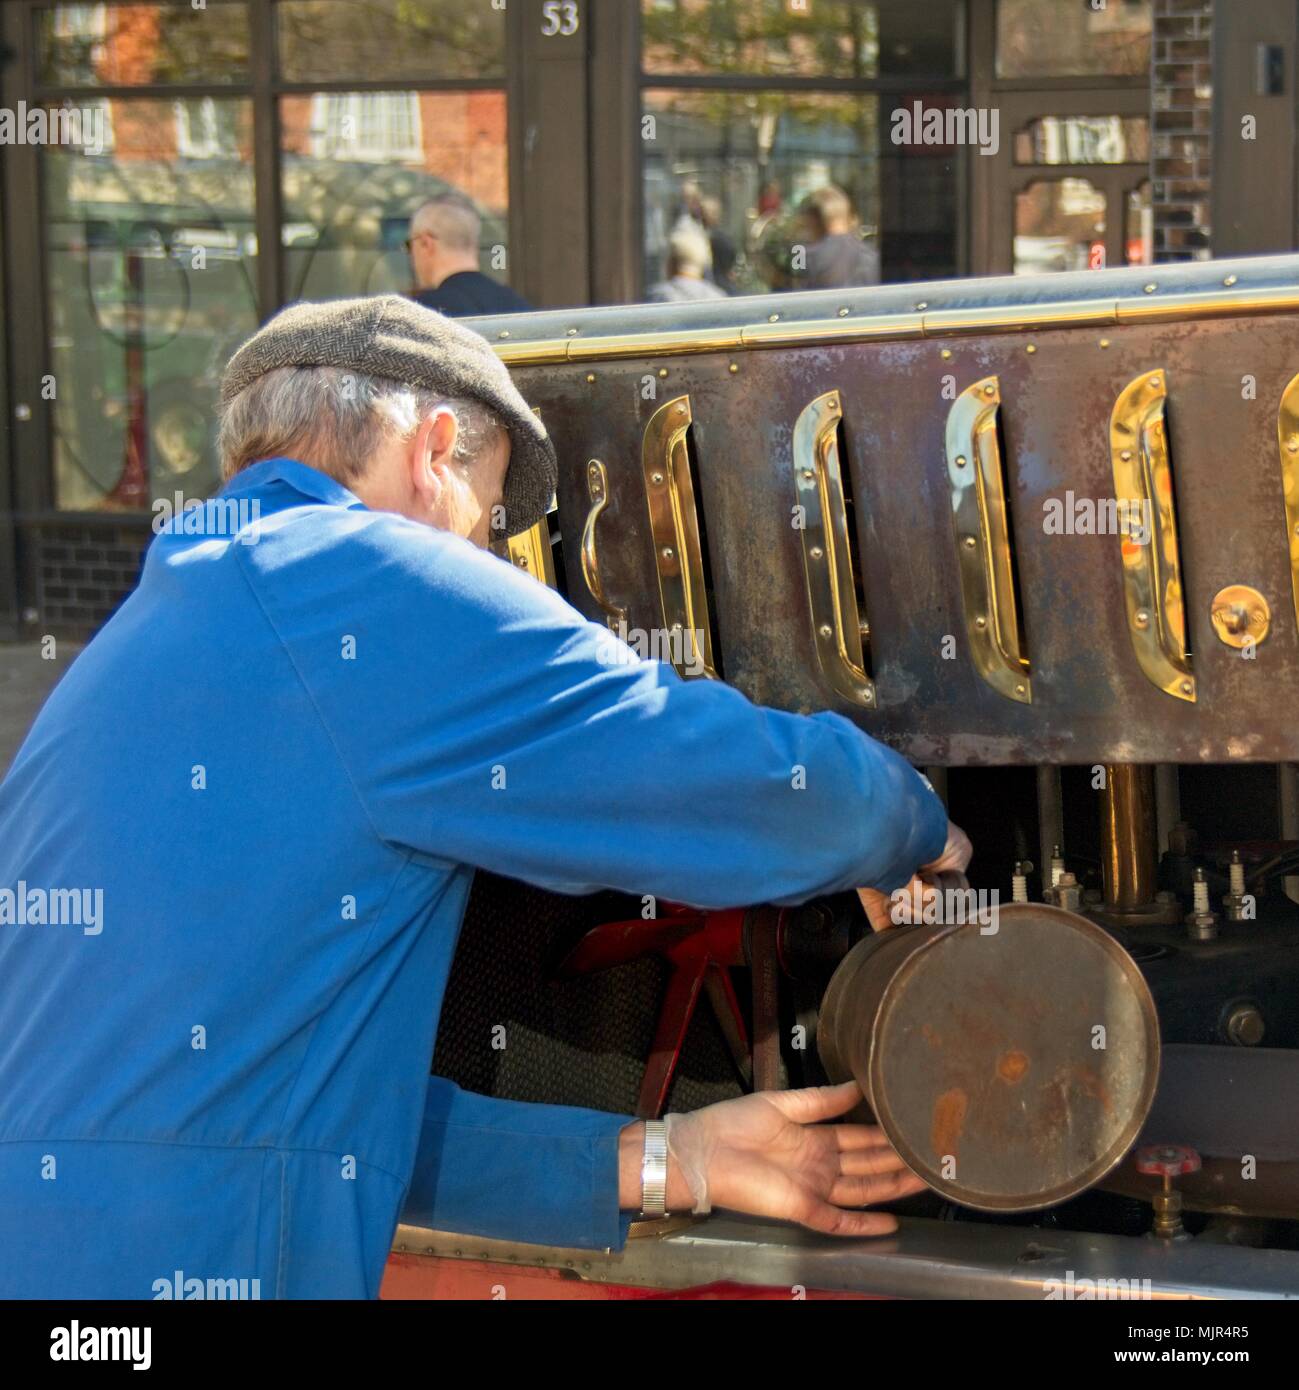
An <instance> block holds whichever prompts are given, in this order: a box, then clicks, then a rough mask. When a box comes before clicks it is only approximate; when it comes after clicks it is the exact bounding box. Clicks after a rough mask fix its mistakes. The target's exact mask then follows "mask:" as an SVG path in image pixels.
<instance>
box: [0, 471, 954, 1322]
mask: <svg viewBox="0 0 1299 1390" xmlns="http://www.w3.org/2000/svg"><path fill="white" fill-rule="evenodd" d="M611 643H612V639H611V638H610V635H609V634H608V633H607V632H606V631H605V629H604V628H602V627H600V626H598V625H596V624H594V623H590V622H588V621H586V620H585V619H584V618H583V617H582V616H581V615H580V614H578V613H577V612H576V611H575V610H574V609H573V608H571V607H570V606H569V605H568V604H567V603H565V602H564V600H563V599H562V598H560V597H559V596H558V595H557V594H555V593H553V592H551V591H550V590H548V589H546V588H544V587H543V586H542V585H540V584H538V583H536V582H535V581H534V580H532V579H531V578H529V577H528V576H526V575H524V574H521V573H519V572H518V571H516V570H515V569H513V568H512V567H511V566H510V565H509V564H507V563H505V562H504V561H502V560H499V559H497V558H495V557H493V556H492V555H490V554H487V553H485V552H483V551H481V550H478V549H476V548H475V547H474V546H473V545H471V544H470V543H469V542H467V541H465V540H462V539H460V538H458V537H456V536H452V535H449V534H446V533H443V532H440V531H436V530H433V529H430V528H427V527H423V526H419V525H417V524H415V523H413V522H411V521H407V520H404V519H402V518H400V517H398V516H394V515H390V514H387V513H380V512H375V511H371V510H369V509H368V508H367V507H365V505H364V504H363V503H362V502H361V501H360V500H359V499H358V498H357V497H355V496H354V495H353V494H352V493H351V492H350V491H348V489H347V488H345V487H343V486H342V485H341V484H340V483H338V482H336V481H334V480H332V479H331V478H329V477H327V476H326V475H324V474H323V473H321V472H319V471H318V470H316V469H313V468H310V467H308V466H307V465H305V464H303V463H299V462H294V461H291V460H286V459H276V460H271V461H268V462H264V463H259V464H256V465H255V466H253V467H251V468H249V469H248V470H246V471H245V472H243V473H241V474H240V475H238V476H237V477H236V478H235V479H234V480H233V482H232V483H231V484H230V485H229V486H228V487H227V488H226V489H225V490H224V491H223V493H222V494H221V495H220V497H219V498H218V499H216V501H215V502H211V503H208V504H205V505H204V506H203V507H200V508H197V509H196V510H194V511H183V512H181V513H180V514H179V515H178V516H177V517H176V518H174V519H173V520H172V521H171V522H170V523H169V525H168V526H167V527H166V528H165V529H163V530H162V531H161V533H160V534H159V535H158V536H157V537H156V538H155V540H154V541H153V543H152V545H151V546H150V549H149V551H148V555H147V558H146V562H145V565H144V570H143V574H142V577H141V581H140V584H139V587H138V588H137V590H136V591H135V592H134V593H133V594H132V595H131V597H130V598H129V599H127V601H126V602H125V604H123V606H122V608H121V609H120V611H119V612H118V613H117V615H116V616H115V617H114V618H113V619H112V621H111V622H109V623H108V625H107V626H106V627H105V628H104V630H103V631H102V632H101V633H100V635H99V636H98V637H96V639H95V640H94V641H93V642H92V643H91V644H90V645H89V646H88V647H87V649H86V650H85V651H84V652H83V653H82V654H81V655H80V656H79V657H78V658H77V659H76V661H75V662H74V663H73V664H72V666H71V668H70V669H69V671H68V673H67V675H66V676H65V677H64V678H63V680H62V681H61V683H60V684H59V685H58V686H57V688H56V689H55V690H54V693H53V694H52V695H51V696H50V699H49V701H48V702H47V704H46V705H45V708H44V709H43V710H42V712H41V714H40V715H39V717H38V718H37V720H36V722H35V724H34V726H33V728H32V730H31V732H30V734H29V736H28V738H27V740H26V742H25V743H24V744H23V746H22V749H21V750H20V752H19V754H18V757H17V759H16V761H15V763H14V765H13V767H12V769H11V771H10V772H9V775H8V777H7V778H6V779H5V781H4V783H3V785H2V786H0V1297H5V1298H14V1297H37V1296H47V1297H109V1298H144V1299H149V1298H156V1297H168V1296H172V1297H174V1296H179V1295H182V1294H183V1291H185V1290H186V1289H188V1290H189V1291H190V1293H191V1296H192V1295H193V1293H194V1292H195V1291H206V1292H207V1293H209V1294H210V1293H211V1290H212V1288H213V1285H211V1284H209V1282H208V1281H231V1280H246V1281H248V1282H247V1284H245V1285H243V1288H244V1290H245V1292H248V1293H249V1295H250V1296H251V1294H252V1292H253V1291H255V1292H256V1293H258V1294H259V1295H260V1296H261V1297H263V1298H271V1297H277V1296H278V1297H373V1296H375V1295H376V1294H377V1292H378V1288H379V1283H380V1280H381V1278H382V1275H383V1269H384V1261H385V1257H386V1255H387V1252H388V1249H389V1246H390V1243H391V1240H392V1236H393V1232H394V1229H395V1226H396V1223H397V1221H398V1218H399V1216H401V1215H403V1213H404V1219H406V1220H409V1221H414V1222H418V1223H421V1224H427V1225H431V1226H434V1227H437V1228H441V1229H449V1230H455V1231H460V1232H464V1233H466V1234H479V1235H485V1236H500V1237H505V1238H510V1239H514V1240H519V1241H526V1242H536V1243H540V1244H563V1245H572V1246H583V1247H591V1248H602V1247H608V1246H617V1245H618V1244H619V1243H620V1242H621V1241H622V1239H623V1238H624V1234H625V1225H626V1218H625V1217H622V1216H620V1213H619V1210H618V1175H617V1139H618V1132H619V1130H620V1129H621V1128H622V1127H623V1126H624V1125H626V1124H627V1123H628V1122H629V1119H628V1117H627V1116H622V1115H610V1114H604V1113H598V1112H594V1111H586V1110H577V1109H568V1108H563V1107H557V1106H541V1105H523V1104H517V1103H513V1102H507V1101H501V1100H495V1099H489V1098H485V1097H481V1096H475V1095H471V1094H468V1093H466V1092H463V1091H461V1090H459V1089H458V1088H457V1087H455V1086H453V1085H452V1084H451V1083H450V1082H447V1081H444V1080H441V1079H439V1078H436V1077H433V1078H430V1076H429V1064H430V1059H431V1057H432V1054H433V1044H434V1037H435V1033H436V1029H437V1021H438V1012H439V1008H440V1004H441V999H442V993H443V990H444V988H445V985H446V981H447V975H448V972H449V970H450V967H451V958H452V954H453V952H454V950H455V947H456V937H457V934H458V932H459V929H460V924H461V919H462V916H463V913H464V909H465V902H466V898H467V896H468V893H469V887H470V881H471V878H472V875H473V872H474V869H475V867H482V868H484V869H490V870H493V871H495V872H497V873H501V874H506V875H510V876H512V877H514V878H518V879H523V880H526V881H527V882H529V883H533V884H538V885H540V886H542V887H545V888H550V889H554V890H557V891H559V892H562V893H586V892H591V891H594V890H595V889H597V888H614V889H621V890H626V891H630V892H634V893H637V894H653V895H656V896H658V897H661V898H664V899H668V900H676V901H682V902H688V903H692V904H696V905H699V906H704V907H712V906H715V907H721V906H736V905H741V904H747V903H751V902H779V903H792V902H798V901H801V900H803V899H805V898H808V897H811V896H813V895H816V894H820V893H826V892H831V891H835V890H841V889H845V888H849V887H851V886H854V885H858V884H874V885H878V886H880V887H882V888H885V889H892V888H894V887H897V886H898V885H900V884H901V883H903V882H904V881H905V880H906V878H907V877H908V875H909V874H910V873H911V872H912V870H914V869H915V868H916V866H917V865H919V864H921V863H922V862H925V861H928V860H931V859H933V858H935V857H936V856H937V855H938V854H939V853H940V851H941V849H942V847H943V843H944V838H945V829H946V816H945V812H944V809H943V807H942V805H941V803H940V802H939V800H938V799H937V797H935V796H934V795H933V793H932V792H931V791H930V790H929V789H928V787H927V784H926V783H925V782H924V781H923V779H922V778H921V777H920V776H919V774H917V773H916V772H915V771H914V770H913V769H912V768H911V767H910V766H909V765H908V764H907V763H906V762H905V761H904V760H903V759H902V758H900V757H899V756H897V755H896V754H895V753H893V752H891V751H890V750H889V749H887V748H885V747H884V746H883V745H881V744H879V743H877V742H875V741H873V740H872V739H870V738H868V737H866V736H865V735H864V734H862V733H861V732H859V731H858V730H857V729H856V728H855V727H854V726H853V725H852V724H850V723H849V722H848V721H847V720H845V719H842V718H839V717H838V716H836V715H833V714H820V715H815V716H812V717H802V716H798V715H792V714H785V713H779V712H776V711H772V710H767V709H762V708H760V707H758V706H755V705H754V704H752V703H750V701H749V700H747V699H746V698H745V697H744V696H743V695H742V694H740V693H739V691H737V690H734V689H732V688H731V687H729V686H726V685H722V684H720V683H717V682H713V681H708V680H702V681H693V682H687V681H683V680H681V679H680V678H679V677H678V676H677V674H676V672H675V671H673V670H672V669H671V667H669V666H666V665H663V664H660V663H658V662H651V661H642V660H640V659H639V658H637V657H634V656H633V655H632V654H631V653H630V651H629V649H627V648H626V647H625V646H623V645H622V644H620V643H618V644H614V646H613V647H612V648H611ZM611 657H618V658H619V659H611ZM624 658H625V659H624ZM509 949H510V943H509V941H508V940H506V941H502V942H501V950H502V951H504V952H508V951H509ZM483 1044H484V1046H490V1045H491V1040H490V1039H486V1038H485V1039H484V1040H483ZM191 1281H197V1282H191ZM253 1281H256V1284H255V1285H254V1283H253ZM216 1288H217V1289H218V1290H220V1289H222V1288H224V1289H226V1290H229V1289H230V1288H231V1285H230V1284H228V1283H224V1282H223V1283H221V1284H218V1285H216ZM217 1296H221V1295H220V1294H219V1293H218V1295H217Z"/></svg>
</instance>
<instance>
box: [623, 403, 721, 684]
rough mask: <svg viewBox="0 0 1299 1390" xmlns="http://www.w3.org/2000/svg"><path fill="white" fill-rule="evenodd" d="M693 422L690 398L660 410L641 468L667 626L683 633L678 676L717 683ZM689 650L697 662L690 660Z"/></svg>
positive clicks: (650, 430)
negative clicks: (689, 442)
mask: <svg viewBox="0 0 1299 1390" xmlns="http://www.w3.org/2000/svg"><path fill="white" fill-rule="evenodd" d="M693 418H694V417H693V416H692V414H691V411H690V397H689V396H678V397H677V398H676V399H675V400H671V401H668V402H667V404H666V405H662V406H660V407H659V408H658V410H656V411H655V412H654V414H653V416H652V417H651V418H650V422H649V424H648V425H647V426H646V427H645V442H644V446H643V448H642V451H641V465H642V468H643V470H644V474H645V502H646V505H647V507H648V508H649V521H650V536H651V539H652V540H653V543H654V566H655V569H656V570H657V571H658V577H659V598H660V600H661V601H662V607H663V626H664V628H665V629H666V631H667V632H669V633H675V632H678V631H679V632H680V633H681V634H682V636H681V646H680V649H679V650H680V655H681V659H680V660H679V661H677V662H675V663H674V664H675V665H676V668H677V671H678V673H679V674H680V675H682V676H685V677H687V678H688V677H690V676H695V675H700V674H702V675H705V676H708V677H710V678H711V679H713V680H716V679H717V672H716V670H715V669H714V667H713V639H712V629H711V623H710V621H709V615H708V596H707V594H706V593H705V591H704V555H703V547H702V546H701V545H700V541H699V517H698V514H697V512H696V511H695V489H694V481H693V479H692V478H691V475H690V454H689V451H688V449H687V447H686V436H687V434H688V433H689V430H690V424H691V421H692V419H693ZM687 649H688V650H689V651H690V652H691V653H692V654H693V657H694V659H693V660H688V659H686V655H685V653H686V651H687ZM701 666H702V668H703V669H702V672H701V671H700V669H699V668H700V667H701Z"/></svg>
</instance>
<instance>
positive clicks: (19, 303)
mask: <svg viewBox="0 0 1299 1390" xmlns="http://www.w3.org/2000/svg"><path fill="white" fill-rule="evenodd" d="M57 2H58V0H5V2H4V3H3V4H0V40H2V41H3V42H4V43H5V44H7V46H8V48H9V49H10V51H11V52H12V53H13V55H14V57H13V61H12V62H10V63H9V64H8V65H7V66H6V67H5V68H4V69H3V71H0V94H3V101H4V103H5V104H6V105H8V106H16V105H17V103H18V102H19V101H25V102H26V103H27V105H28V106H29V107H31V106H35V105H37V104H41V103H45V102H62V101H63V100H65V99H71V100H72V101H74V102H80V103H82V104H89V103H91V102H96V101H113V100H155V101H161V102H163V103H165V104H167V105H168V106H177V107H179V106H183V105H185V104H186V103H190V104H191V105H192V104H194V103H198V102H201V101H203V100H204V99H221V98H225V99H234V100H239V99H242V100H250V101H251V103H252V138H253V147H252V160H251V164H252V170H253V187H254V208H253V225H254V229H255V232H256V236H257V247H258V256H257V262H256V311H257V316H258V319H259V321H262V322H264V321H265V320H266V319H267V318H268V317H270V315H271V314H273V313H274V312H276V311H277V310H278V309H280V308H281V307H283V305H284V304H285V302H286V294H287V291H288V277H287V272H286V267H285V260H284V247H283V246H282V244H281V221H282V219H281V184H280V179H281V155H282V151H281V125H280V114H279V113H280V101H281V98H283V97H285V96H312V97H316V96H321V97H325V96H331V95H341V94H346V95H352V94H357V95H364V94H368V93H392V92H402V93H411V94H416V95H419V94H423V93H425V92H455V91H488V92H500V93H502V94H503V95H504V97H505V101H506V109H507V120H508V133H507V188H508V196H509V226H510V244H511V247H512V248H521V247H522V245H523V239H522V234H521V226H522V224H521V207H520V206H518V205H517V204H518V201H519V200H518V199H517V198H516V192H517V190H518V188H519V186H520V183H521V178H520V161H521V155H522V144H521V142H520V140H519V139H517V138H516V126H517V125H518V124H519V115H518V113H519V111H520V108H521V96H522V72H521V66H522V65H521V63H520V61H519V54H520V47H521V39H522V36H523V32H524V30H523V22H524V19H525V15H524V13H523V8H524V7H523V6H522V5H517V4H516V5H511V6H510V7H509V9H508V10H507V11H506V12H505V14H506V20H505V58H504V64H505V70H504V74H503V75H500V76H492V77H456V78H443V77H430V78H425V79H416V78H412V77H407V78H401V79H396V78H391V77H386V78H377V79H375V78H350V79H335V80H329V81H319V82H294V81H289V80H287V79H284V78H281V77H280V76H279V70H278V51H277V50H278V45H277V32H276V15H275V4H276V0H207V3H208V5H209V6H215V5H226V4H241V5H243V7H244V9H245V12H246V14H247V17H248V34H249V63H248V74H247V78H246V79H244V80H239V81H231V82H185V83H143V84H139V85H125V84H99V85H77V84H50V83H45V82H42V81H41V80H40V74H39V70H38V64H39V38H40V24H41V11H44V10H49V9H51V8H53V7H54V6H55V5H56V4H57ZM130 2H131V0H122V3H130ZM137 2H138V3H150V2H151V0H137ZM152 2H154V3H164V4H166V3H170V4H172V5H173V6H174V7H175V8H177V9H183V8H185V7H186V6H187V4H188V0H152ZM91 8H93V7H91ZM105 13H107V11H105ZM5 153H6V158H5V160H4V162H3V163H4V171H3V173H4V192H5V207H6V216H5V227H4V233H5V235H4V242H5V252H6V255H5V261H4V270H5V285H4V291H5V301H6V308H7V310H8V315H9V316H10V317H11V318H13V319H17V320H18V321H21V323H22V324H23V330H22V343H23V351H22V352H14V353H12V355H11V357H10V369H11V370H10V382H11V383H12V388H13V400H14V401H15V402H22V403H25V404H26V405H27V406H28V409H29V410H30V412H31V413H30V417H28V418H25V419H24V420H23V421H22V422H21V428H17V429H14V430H12V431H11V432H10V441H9V449H8V450H7V451H5V452H6V453H7V456H8V457H7V459H6V460H4V462H5V463H7V468H8V472H9V473H10V474H11V475H12V491H11V494H10V495H12V496H13V499H14V511H15V512H16V513H17V515H18V517H19V518H21V520H22V521H23V522H24V523H25V522H28V521H32V522H38V523H45V522H55V523H57V522H59V521H67V522H70V523H75V522H90V523H94V522H103V521H105V520H106V519H109V520H112V521H114V522H116V523H118V524H129V523H131V522H132V521H135V522H139V521H140V520H141V519H143V518H146V517H148V516H149V515H150V513H149V512H148V511H147V510H143V509H142V510H133V511H113V512H108V513H106V512H103V511H98V510H94V511H84V510H75V509H61V508H59V506H58V498H57V495H56V487H55V476H54V473H55V469H54V449H53V444H54V421H53V412H52V410H51V408H50V404H51V403H49V402H45V401H43V400H42V398H41V377H42V374H43V373H44V372H45V371H46V370H48V367H47V364H48V361H49V355H48V345H49V341H50V338H49V321H48V314H47V304H46V282H47V273H48V267H47V257H46V254H45V252H46V247H45V240H44V233H45V228H46V226H47V210H48V200H47V196H46V194H47V190H46V188H45V182H44V178H43V168H42V165H43V161H42V159H41V151H40V150H39V149H37V148H35V147H32V146H28V145H15V146H12V147H9V148H8V149H7V150H6V152H5ZM192 157H194V158H201V157H202V156H199V155H195V156H192ZM33 190H34V191H35V196H34V197H33V196H31V195H32V191H33ZM514 264H515V266H516V268H518V269H520V270H524V269H526V259H525V258H524V257H523V256H522V255H517V256H516V257H515V259H514ZM524 290H525V293H526V287H524ZM12 332H13V330H12V329H11V333H12ZM10 418H11V419H12V418H13V415H12V411H11V415H10ZM3 473H4V470H3V467H0V483H3V481H4V476H3ZM2 497H3V494H0V499H2ZM3 512H4V508H3V506H2V505H0V515H2V514H3ZM4 539H5V537H4V533H3V532H0V542H3V540H4ZM15 548H16V547H15Z"/></svg>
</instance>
